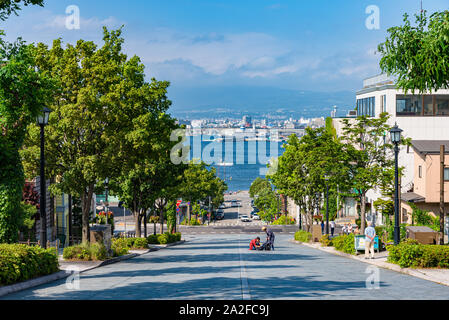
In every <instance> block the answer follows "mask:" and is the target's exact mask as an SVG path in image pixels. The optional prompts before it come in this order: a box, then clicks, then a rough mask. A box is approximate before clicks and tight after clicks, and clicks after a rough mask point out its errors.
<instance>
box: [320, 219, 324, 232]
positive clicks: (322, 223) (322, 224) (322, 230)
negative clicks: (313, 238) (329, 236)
mask: <svg viewBox="0 0 449 320" xmlns="http://www.w3.org/2000/svg"><path fill="white" fill-rule="evenodd" d="M321 234H324V221H323V220H321Z"/></svg>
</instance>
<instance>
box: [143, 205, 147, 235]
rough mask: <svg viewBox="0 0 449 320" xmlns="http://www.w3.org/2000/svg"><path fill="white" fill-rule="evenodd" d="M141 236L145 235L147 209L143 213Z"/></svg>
mask: <svg viewBox="0 0 449 320" xmlns="http://www.w3.org/2000/svg"><path fill="white" fill-rule="evenodd" d="M143 236H144V237H145V238H146V237H147V210H144V213H143Z"/></svg>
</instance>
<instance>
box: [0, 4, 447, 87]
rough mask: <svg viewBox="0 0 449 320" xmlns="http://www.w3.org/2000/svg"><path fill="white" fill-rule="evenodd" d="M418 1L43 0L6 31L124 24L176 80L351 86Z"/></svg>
mask: <svg viewBox="0 0 449 320" xmlns="http://www.w3.org/2000/svg"><path fill="white" fill-rule="evenodd" d="M423 3H424V8H425V9H427V10H429V11H430V12H433V11H435V10H444V9H448V8H449V0H424V1H423ZM69 5H77V6H78V7H79V8H80V14H81V25H80V29H79V30H67V29H66V28H65V18H66V13H65V10H66V7H67V6H69ZM369 5H376V6H378V7H379V10H380V29H379V30H369V29H367V27H366V26H365V21H366V19H367V18H368V16H369V15H368V14H366V13H365V10H366V8H367V7H368V6H369ZM419 7H420V1H419V0H394V1H391V0H369V1H365V0H308V1H305V0H284V1H280V0H279V1H273V0H240V1H235V0H226V1H223V0H222V1H214V0H209V1H206V0H168V1H151V0H150V1H149V0H133V1H118V0H117V1H114V0H109V1H106V0H95V1H92V0H90V1H87V0H79V1H76V0H46V5H45V7H44V8H40V7H28V8H24V10H23V11H22V12H21V14H20V16H19V17H18V18H17V17H11V18H10V19H9V20H8V21H6V22H3V23H1V24H0V29H5V30H6V33H7V36H8V38H9V39H10V40H11V39H13V38H15V37H18V36H22V37H23V38H24V39H25V40H26V41H29V42H40V41H42V42H46V43H51V41H52V39H55V38H57V37H62V39H63V41H65V42H74V41H76V40H77V39H80V38H82V39H86V40H94V41H96V42H98V43H101V27H102V26H103V25H106V26H108V27H110V28H115V27H118V26H120V25H122V24H123V25H125V28H124V36H125V40H126V42H125V50H126V52H127V53H128V54H129V55H133V54H137V55H138V56H140V57H141V58H142V60H143V62H144V63H145V65H146V72H147V75H148V76H155V77H156V78H157V79H159V80H169V81H171V83H172V86H174V87H183V88H186V87H187V88H188V87H197V88H199V87H207V86H215V87H220V86H223V87H226V86H261V87H276V88H281V89H289V90H316V91H343V90H345V91H355V90H357V89H359V88H360V87H361V85H362V80H363V79H364V78H366V77H368V76H371V75H376V74H377V73H379V68H378V62H379V56H378V55H376V53H375V51H376V48H377V45H378V44H379V43H380V42H382V41H383V40H385V37H386V34H387V33H386V30H387V29H388V28H389V27H391V26H395V25H399V24H401V23H402V16H403V14H404V13H405V12H408V13H411V14H413V13H415V12H418V11H419Z"/></svg>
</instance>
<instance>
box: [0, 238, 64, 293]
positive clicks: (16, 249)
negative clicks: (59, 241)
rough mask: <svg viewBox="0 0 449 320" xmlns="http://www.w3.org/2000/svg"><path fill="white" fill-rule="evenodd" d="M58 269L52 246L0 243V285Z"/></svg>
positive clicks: (56, 257)
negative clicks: (43, 247) (44, 247)
mask: <svg viewBox="0 0 449 320" xmlns="http://www.w3.org/2000/svg"><path fill="white" fill-rule="evenodd" d="M58 270H59V265H58V256H57V254H56V252H55V250H54V249H53V248H50V249H42V248H40V247H37V246H27V245H22V244H0V285H8V284H12V283H16V282H19V281H25V280H28V279H32V278H35V277H39V276H44V275H47V274H51V273H54V272H57V271H58Z"/></svg>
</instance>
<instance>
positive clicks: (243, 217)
mask: <svg viewBox="0 0 449 320" xmlns="http://www.w3.org/2000/svg"><path fill="white" fill-rule="evenodd" d="M240 221H242V222H251V219H250V218H249V217H248V216H247V215H246V214H245V215H242V216H241V217H240Z"/></svg>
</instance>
